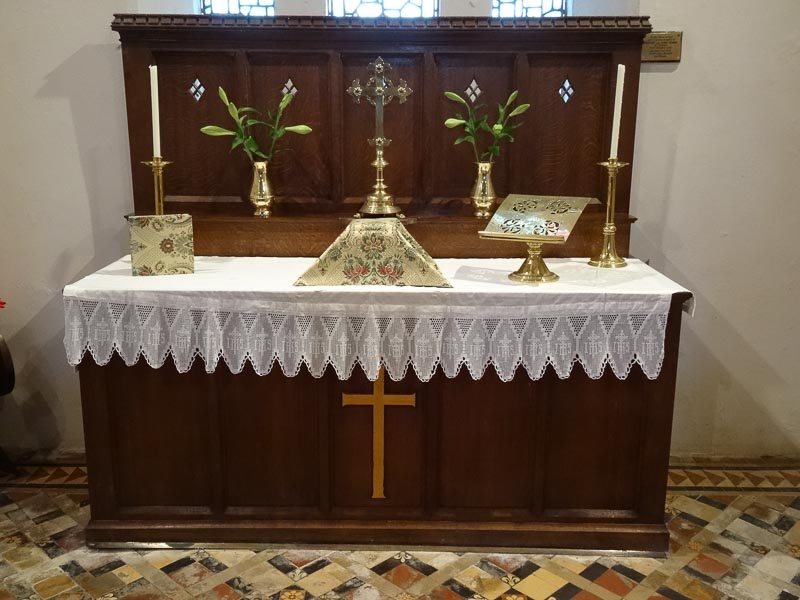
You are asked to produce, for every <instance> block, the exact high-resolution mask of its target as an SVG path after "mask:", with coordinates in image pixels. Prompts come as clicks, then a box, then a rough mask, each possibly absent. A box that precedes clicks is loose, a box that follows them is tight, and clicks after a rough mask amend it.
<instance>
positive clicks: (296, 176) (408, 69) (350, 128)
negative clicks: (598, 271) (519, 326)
mask: <svg viewBox="0 0 800 600" xmlns="http://www.w3.org/2000/svg"><path fill="white" fill-rule="evenodd" d="M112 28H113V29H114V30H116V31H118V32H119V35H120V39H121V41H122V54H123V65H124V70H125V90H126V100H127V108H128V126H129V134H130V151H131V169H132V174H133V186H134V201H135V208H136V212H137V213H139V214H145V213H149V212H152V205H153V191H152V178H151V175H150V172H149V170H148V169H147V168H146V167H144V166H142V165H141V164H140V161H142V160H147V159H149V157H150V156H151V155H152V147H151V138H150V128H151V120H150V106H149V93H150V89H149V80H148V69H147V66H148V65H149V64H157V65H158V67H159V88H160V111H161V139H162V153H163V155H164V158H165V159H167V160H171V161H174V164H172V165H171V166H169V167H168V168H167V170H166V176H165V188H166V194H167V210H168V211H181V212H191V213H192V214H193V215H194V216H195V232H196V233H195V235H196V249H197V252H198V253H201V254H203V253H208V254H229V255H231V254H232V255H249V254H266V255H308V256H315V255H318V254H320V253H321V252H322V250H324V248H325V247H326V246H327V245H328V244H329V243H330V242H331V241H332V240H333V239H334V238H335V236H336V235H337V234H338V233H339V232H340V231H341V230H342V228H343V226H344V225H343V222H342V220H341V218H340V217H343V216H346V215H351V214H352V213H353V212H355V210H357V208H358V206H359V205H360V203H361V201H362V199H363V197H364V196H365V195H366V194H367V193H368V192H369V191H370V190H371V186H372V184H373V182H374V170H373V168H372V166H371V165H370V162H371V161H372V159H373V154H372V152H373V150H372V148H371V147H370V146H369V145H368V144H367V142H366V140H367V138H369V137H372V135H373V130H372V127H373V117H372V113H371V109H369V108H368V107H365V106H363V105H357V104H355V103H354V102H352V100H351V99H350V97H349V96H347V94H346V93H345V90H346V88H347V86H348V85H349V83H350V82H351V81H352V80H353V79H355V78H361V79H362V80H363V79H365V75H366V66H367V63H368V62H370V61H371V60H374V59H375V58H376V57H377V56H382V57H383V58H384V59H385V60H386V61H388V62H390V63H391V64H392V66H393V73H392V76H393V77H394V78H396V79H399V78H404V79H406V80H407V81H408V83H409V85H410V86H411V88H413V90H414V93H413V94H412V96H411V97H410V98H409V99H408V101H407V102H406V103H405V104H403V105H399V104H396V103H394V104H392V105H391V106H390V107H389V108H388V109H387V111H386V132H387V136H388V137H390V138H392V140H393V143H392V145H391V146H390V147H389V148H388V150H387V159H388V161H389V163H390V166H389V167H388V169H387V182H388V185H389V190H390V192H391V193H392V194H393V195H394V196H395V198H396V202H397V203H398V204H401V205H403V206H404V212H405V214H406V215H407V216H408V217H415V219H411V220H409V225H408V226H409V229H410V230H411V231H412V233H413V234H414V235H415V236H416V237H417V239H418V240H419V241H420V242H421V243H422V244H423V245H424V246H425V247H426V248H427V249H428V250H429V251H430V252H431V253H432V254H433V255H434V256H515V255H519V254H520V252H521V251H522V248H521V245H518V244H508V243H502V242H491V241H479V240H478V238H477V236H476V232H477V231H478V230H479V229H482V227H483V222H481V221H478V220H477V219H474V218H473V217H471V211H470V208H469V203H468V201H467V200H466V196H467V195H468V193H469V190H470V187H471V185H472V183H473V179H474V175H475V167H474V164H473V161H474V157H473V156H472V154H471V152H470V150H469V148H467V147H465V146H458V147H453V141H454V140H455V138H456V137H457V135H458V132H457V131H456V130H450V129H446V128H445V127H444V126H443V122H444V120H445V119H446V118H447V117H448V116H451V115H452V114H453V112H455V111H454V105H453V104H452V103H451V102H449V101H447V100H446V99H445V98H444V96H443V92H444V91H445V90H453V91H457V92H462V91H464V90H465V89H466V88H467V86H468V85H470V84H471V83H472V81H473V80H474V81H475V84H476V85H477V86H478V87H479V88H480V90H481V95H480V98H479V100H478V103H480V104H485V105H487V106H488V107H490V108H491V109H492V110H494V106H495V104H496V103H497V102H500V101H503V100H505V98H506V97H507V96H508V94H509V93H510V92H511V91H512V90H514V89H518V90H519V91H520V100H521V101H525V102H530V103H531V104H532V110H530V111H529V112H528V113H526V115H525V117H524V121H525V124H524V126H523V127H521V128H520V129H518V130H517V132H516V134H517V135H516V141H515V143H514V144H510V145H508V146H506V147H505V148H504V152H503V156H501V158H500V159H499V161H498V162H497V164H496V165H495V170H494V183H495V188H496V191H497V193H498V196H500V197H502V196H504V195H506V194H508V193H512V192H513V193H531V194H554V195H571V196H593V197H596V198H600V199H604V197H605V189H604V188H605V179H604V172H603V170H602V169H601V168H600V167H598V166H596V163H597V162H598V161H600V160H604V159H605V158H607V156H608V148H609V145H610V134H611V131H610V130H611V112H612V108H613V107H612V104H613V94H614V89H613V84H614V77H615V73H616V68H615V67H616V65H617V64H618V63H622V64H625V65H626V66H627V77H626V80H625V102H624V104H623V113H622V126H621V130H622V133H621V140H620V158H621V159H622V160H631V159H632V158H633V156H632V155H633V146H634V130H635V125H636V99H637V94H638V85H639V65H640V53H641V44H642V38H643V36H644V35H645V34H646V33H647V32H648V31H649V30H650V24H649V22H648V20H647V18H646V17H603V18H583V17H573V18H565V19H541V20H539V19H530V20H527V19H520V20H495V19H476V18H438V19H420V20H410V21H408V22H405V21H402V22H398V21H389V20H385V19H378V20H359V19H333V18H326V17H278V18H267V19H244V18H239V17H210V16H193V15H117V16H116V18H115V20H114V23H113V25H112ZM289 80H291V85H293V86H294V87H295V88H296V89H297V94H296V96H295V101H294V102H293V103H292V105H291V107H290V112H289V115H290V117H289V118H291V119H292V120H296V121H302V122H304V123H308V124H309V125H311V126H312V127H313V129H314V133H313V134H312V135H309V136H303V137H300V136H295V137H293V138H292V139H291V147H292V151H291V152H286V153H283V154H281V155H280V158H278V159H276V161H275V163H274V164H272V165H270V176H271V181H272V183H273V185H274V187H275V189H276V193H277V195H278V196H280V197H281V198H280V199H279V201H278V203H277V205H276V206H275V210H274V215H275V216H274V217H272V218H270V219H268V220H260V219H256V218H254V217H251V216H250V212H251V209H250V207H249V205H248V204H247V203H246V202H245V201H244V199H245V198H246V196H247V191H248V189H249V184H250V181H251V173H250V166H249V163H248V161H247V159H246V158H245V157H244V155H243V154H240V153H238V152H233V153H230V152H229V149H228V148H229V144H227V143H226V142H225V141H223V140H221V139H216V138H209V137H206V136H204V135H202V134H201V133H200V127H201V126H203V125H207V124H219V125H227V121H228V118H229V117H228V116H227V112H226V110H225V107H224V106H223V105H222V104H221V103H220V101H219V99H218V97H217V92H216V90H217V87H218V86H222V87H224V88H225V89H226V90H227V91H228V94H229V95H230V96H231V98H234V99H236V102H237V104H238V105H247V106H255V107H257V108H266V107H271V106H275V105H276V104H277V101H278V100H279V98H280V95H281V93H282V90H283V88H284V86H286V85H287V84H288V83H289ZM195 83H199V84H200V85H201V86H202V87H203V89H204V91H203V93H202V95H200V98H199V99H198V98H197V96H198V93H197V89H196V88H197V86H196V85H195ZM193 87H194V89H193V90H192V88H193ZM631 172H632V169H631V168H628V169H625V170H623V171H622V173H621V175H620V180H619V189H618V197H617V209H618V223H619V227H620V232H619V235H618V248H619V249H620V251H621V252H626V251H627V245H628V236H629V227H630V223H631V222H632V218H631V217H629V215H628V207H629V198H630V181H631ZM602 217H603V214H602V207H601V206H599V205H595V206H590V207H589V209H587V213H586V214H585V215H584V216H583V217H582V219H581V221H580V222H579V226H578V228H577V229H576V231H575V233H574V235H573V237H572V238H571V240H570V243H569V244H568V245H567V246H565V247H561V248H556V249H555V250H554V252H555V253H560V254H562V255H587V254H590V253H591V252H592V251H593V249H594V248H595V247H596V246H597V243H598V242H599V239H600V234H599V231H600V228H601V226H602V220H603V218H602ZM298 234H300V235H298Z"/></svg>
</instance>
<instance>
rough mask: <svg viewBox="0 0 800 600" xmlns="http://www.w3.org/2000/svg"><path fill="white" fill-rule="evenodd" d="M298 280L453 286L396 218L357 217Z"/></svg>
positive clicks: (334, 283) (325, 283) (327, 282)
mask: <svg viewBox="0 0 800 600" xmlns="http://www.w3.org/2000/svg"><path fill="white" fill-rule="evenodd" d="M294 284H295V285H413V286H422V287H452V286H451V285H450V282H449V281H447V279H445V277H444V275H442V274H441V272H440V271H439V267H438V266H437V265H436V263H435V262H434V260H433V259H432V258H431V257H430V255H429V254H428V253H427V252H425V250H424V249H423V248H422V246H420V245H419V243H417V240H415V239H414V238H413V237H411V234H410V233H408V230H407V229H406V228H405V227H404V226H403V224H402V223H401V222H400V221H399V220H398V219H396V218H389V219H354V220H353V221H351V222H350V224H349V225H348V226H347V229H345V230H344V232H343V233H342V234H341V235H340V236H339V237H338V238H336V241H334V242H333V244H331V245H330V246H329V247H328V249H327V250H325V252H323V253H322V256H320V257H319V258H318V259H317V261H316V262H315V263H314V264H313V266H312V267H311V268H310V269H308V270H307V271H306V272H305V273H303V275H302V276H301V277H300V279H298V280H297V281H296V282H295V283H294Z"/></svg>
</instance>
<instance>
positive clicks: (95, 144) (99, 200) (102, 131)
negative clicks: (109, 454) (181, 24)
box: [1, 44, 144, 454]
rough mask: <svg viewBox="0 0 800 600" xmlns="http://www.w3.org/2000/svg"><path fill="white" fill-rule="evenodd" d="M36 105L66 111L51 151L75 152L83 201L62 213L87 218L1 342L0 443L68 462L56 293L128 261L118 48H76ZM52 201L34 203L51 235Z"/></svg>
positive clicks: (74, 400) (74, 386)
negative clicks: (4, 392) (5, 346)
mask: <svg viewBox="0 0 800 600" xmlns="http://www.w3.org/2000/svg"><path fill="white" fill-rule="evenodd" d="M35 97H36V98H37V99H53V98H55V99H67V100H68V102H69V106H70V111H71V115H72V122H73V126H74V131H75V134H74V141H73V140H64V143H63V145H62V147H61V150H60V151H61V152H69V151H70V150H71V148H76V149H77V154H78V160H79V162H80V168H81V174H77V173H76V174H75V175H74V180H75V185H73V186H71V187H72V189H75V188H78V189H80V177H81V176H82V179H83V189H85V197H84V198H78V199H74V198H70V199H69V200H68V201H65V202H63V205H64V206H66V207H70V208H67V210H78V211H80V213H81V214H86V215H87V220H86V226H85V228H84V229H81V230H75V231H69V232H63V231H59V232H58V235H57V236H55V237H56V238H57V239H59V240H62V242H61V243H62V247H61V248H57V247H55V248H54V251H55V253H56V254H55V257H54V258H55V260H54V261H53V263H52V267H51V269H50V273H48V274H46V275H44V276H43V277H42V279H43V281H44V284H43V286H44V287H46V290H44V292H45V293H47V294H48V295H49V298H50V299H49V301H48V302H47V304H46V305H45V307H44V308H43V309H42V310H40V311H39V312H38V313H37V314H35V315H33V316H32V317H30V319H29V321H28V322H27V324H25V325H24V326H22V327H21V328H20V330H19V331H18V332H17V333H16V334H15V335H14V336H13V338H11V339H9V340H8V342H9V346H10V347H11V349H12V352H13V353H14V358H15V361H16V363H17V365H18V379H17V389H16V390H15V392H14V393H13V394H12V395H10V396H8V397H6V398H4V399H3V402H2V405H1V409H2V418H3V421H4V423H6V425H5V426H4V427H3V429H4V430H5V432H6V435H5V436H4V437H5V438H6V440H4V441H6V442H7V443H8V446H9V450H11V451H12V452H15V453H20V452H21V453H23V454H24V453H30V452H32V451H34V452H49V451H56V453H57V454H58V453H72V452H80V451H82V448H83V435H82V425H81V411H80V394H79V391H78V378H77V376H76V375H75V372H74V369H73V368H72V367H70V366H69V365H68V364H67V361H66V356H65V352H64V345H63V338H64V316H63V314H64V313H63V303H62V300H61V290H62V289H63V286H64V285H66V284H67V283H70V282H72V281H75V280H76V279H79V278H80V277H82V276H84V275H87V274H89V273H91V272H93V271H95V270H96V269H98V268H100V267H102V266H104V265H106V264H108V263H110V262H112V261H113V260H116V259H117V258H119V256H121V255H122V254H125V253H127V227H126V224H125V222H124V219H123V215H124V214H126V213H128V212H131V210H132V206H133V202H132V199H131V198H132V194H131V177H130V161H129V151H128V136H127V122H126V115H125V100H124V90H123V84H122V64H121V57H120V52H119V47H118V45H116V44H97V45H86V46H83V47H82V48H80V49H79V50H78V51H77V52H76V53H75V54H73V55H72V56H70V57H69V58H67V59H66V60H65V61H64V62H63V63H61V64H60V65H59V66H58V67H57V68H56V69H55V70H53V71H52V72H51V73H49V74H48V75H47V76H46V81H45V83H44V85H43V86H42V87H41V88H40V89H39V90H38V91H37V93H36V95H35ZM143 168H144V167H143ZM59 193H60V192H59V191H58V190H54V191H53V193H52V195H51V196H48V197H43V198H39V199H38V200H39V201H42V202H48V203H50V204H51V206H52V211H51V213H52V215H53V217H54V219H52V221H50V222H49V223H48V224H45V225H44V227H48V226H49V227H50V228H58V227H59V226H60V225H59V222H58V216H59V211H62V210H65V208H64V207H63V206H61V205H60V204H59V201H61V200H62V199H61V198H60V197H59ZM36 226H37V227H42V225H41V224H38V225H36ZM31 227H34V224H31ZM64 240H66V242H64ZM9 440H10V441H9ZM11 446H13V448H12V447H11Z"/></svg>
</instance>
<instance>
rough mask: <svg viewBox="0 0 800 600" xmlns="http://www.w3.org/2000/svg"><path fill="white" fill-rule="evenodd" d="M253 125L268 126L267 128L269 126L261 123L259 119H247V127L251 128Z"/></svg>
mask: <svg viewBox="0 0 800 600" xmlns="http://www.w3.org/2000/svg"><path fill="white" fill-rule="evenodd" d="M251 125H267V126H269V123H265V122H264V121H259V120H258V119H247V124H246V126H247V127H250V126H251Z"/></svg>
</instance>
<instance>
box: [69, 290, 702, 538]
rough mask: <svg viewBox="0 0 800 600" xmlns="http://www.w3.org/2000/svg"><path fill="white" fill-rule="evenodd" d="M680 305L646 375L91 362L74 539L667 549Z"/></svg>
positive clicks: (84, 380)
mask: <svg viewBox="0 0 800 600" xmlns="http://www.w3.org/2000/svg"><path fill="white" fill-rule="evenodd" d="M687 298H688V294H684V293H679V294H675V295H674V296H673V300H672V305H671V309H670V313H669V319H668V328H667V335H666V343H665V344H666V345H665V349H666V354H665V358H664V363H663V367H662V370H661V374H660V376H659V377H658V378H657V379H655V380H650V379H648V378H647V377H645V375H644V374H643V373H642V372H641V371H640V370H639V368H638V367H634V368H633V369H632V371H631V373H630V375H629V376H628V378H627V379H625V380H620V379H618V378H617V377H616V376H615V375H614V374H613V373H612V372H611V370H610V369H609V368H607V369H606V372H605V374H604V375H603V377H602V378H601V379H599V380H593V379H590V378H589V376H588V375H586V373H585V372H584V371H583V370H582V369H581V368H580V367H576V368H575V369H574V370H573V373H572V375H571V376H570V377H569V378H567V379H559V377H558V376H557V375H556V374H555V372H554V371H553V370H548V371H547V373H546V374H545V376H544V377H543V378H542V379H540V380H537V381H531V380H530V379H529V377H528V375H527V373H526V372H525V371H524V370H523V369H519V370H518V371H517V373H516V376H515V377H514V378H513V380H512V381H510V382H502V381H501V380H500V379H499V378H498V376H497V375H496V373H495V372H494V370H492V369H489V370H487V371H486V373H485V374H484V376H483V377H482V378H481V379H479V380H477V381H476V380H473V379H472V377H471V376H470V375H469V373H468V372H467V371H466V369H462V370H461V372H460V374H459V375H458V376H457V377H455V378H454V379H448V378H447V377H445V376H444V375H443V374H442V373H441V372H437V374H436V375H435V376H434V378H433V379H432V380H431V381H429V382H425V383H423V382H420V381H419V380H418V379H417V378H416V376H414V375H413V374H412V373H410V374H409V375H408V376H407V377H406V378H405V379H403V380H402V381H399V382H394V381H391V380H390V379H388V378H384V377H381V378H380V379H379V381H378V382H375V383H372V382H370V381H368V380H367V379H366V377H365V376H364V375H363V373H362V372H361V370H360V369H358V368H357V369H356V370H355V371H354V374H353V376H352V377H351V378H350V379H349V380H347V381H340V380H339V379H338V378H337V377H336V374H335V373H334V372H333V369H332V368H328V369H327V371H326V372H325V375H324V376H323V377H322V378H319V379H315V378H314V377H312V376H311V375H310V374H309V373H308V372H307V371H306V370H305V369H304V370H302V371H301V372H300V374H299V375H298V376H296V377H286V376H284V375H283V374H282V373H281V372H280V370H279V369H277V368H276V369H274V370H273V371H272V372H270V373H269V374H268V375H265V376H259V375H256V374H255V373H254V372H253V370H252V368H251V367H250V366H249V365H248V366H246V368H245V370H244V371H243V372H242V373H239V374H235V375H234V374H231V373H230V372H229V371H228V370H227V368H226V367H224V366H220V367H218V368H217V371H216V372H215V373H213V374H208V373H206V372H205V369H204V365H203V362H202V361H201V360H199V359H198V360H197V361H196V362H195V364H194V365H193V367H192V369H191V371H190V372H189V373H185V374H179V373H177V372H176V370H175V369H174V367H173V366H172V364H170V363H169V362H168V363H167V364H165V365H164V366H163V367H162V368H160V369H153V368H151V367H150V366H148V365H147V364H146V363H145V362H144V360H143V359H140V360H139V362H138V363H137V364H136V365H134V366H132V367H129V366H126V365H125V364H124V363H123V361H122V359H120V358H119V357H118V356H114V357H113V358H112V360H111V362H110V363H109V364H107V365H105V366H98V365H97V364H96V363H95V362H94V359H93V358H92V357H90V356H88V355H87V357H86V358H85V359H84V361H83V362H82V363H81V365H80V378H81V396H82V400H83V411H84V422H85V435H86V444H87V456H88V460H89V473H90V478H89V483H90V491H91V502H92V520H91V522H90V523H89V525H88V526H87V528H86V536H87V541H88V542H89V543H90V544H100V545H111V546H114V545H119V544H121V543H126V542H134V543H146V542H147V543H152V542H183V543H186V542H196V543H212V544H213V543H221V542H239V543H246V542H250V543H264V542H270V543H292V544H295V543H298V544H303V543H314V544H395V545H396V544H401V545H406V546H420V545H447V546H500V547H520V548H522V547H525V548H568V549H569V548H576V549H577V548H580V549H593V550H598V549H602V550H638V551H648V552H664V551H666V549H667V543H668V533H667V529H666V526H665V525H664V501H665V495H666V485H667V467H668V457H669V443H670V434H671V425H672V406H673V397H674V391H675V388H674V386H675V371H676V365H677V355H678V337H679V332H680V322H681V307H682V305H683V302H684V301H685V300H686V299H687ZM381 421H382V422H381Z"/></svg>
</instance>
